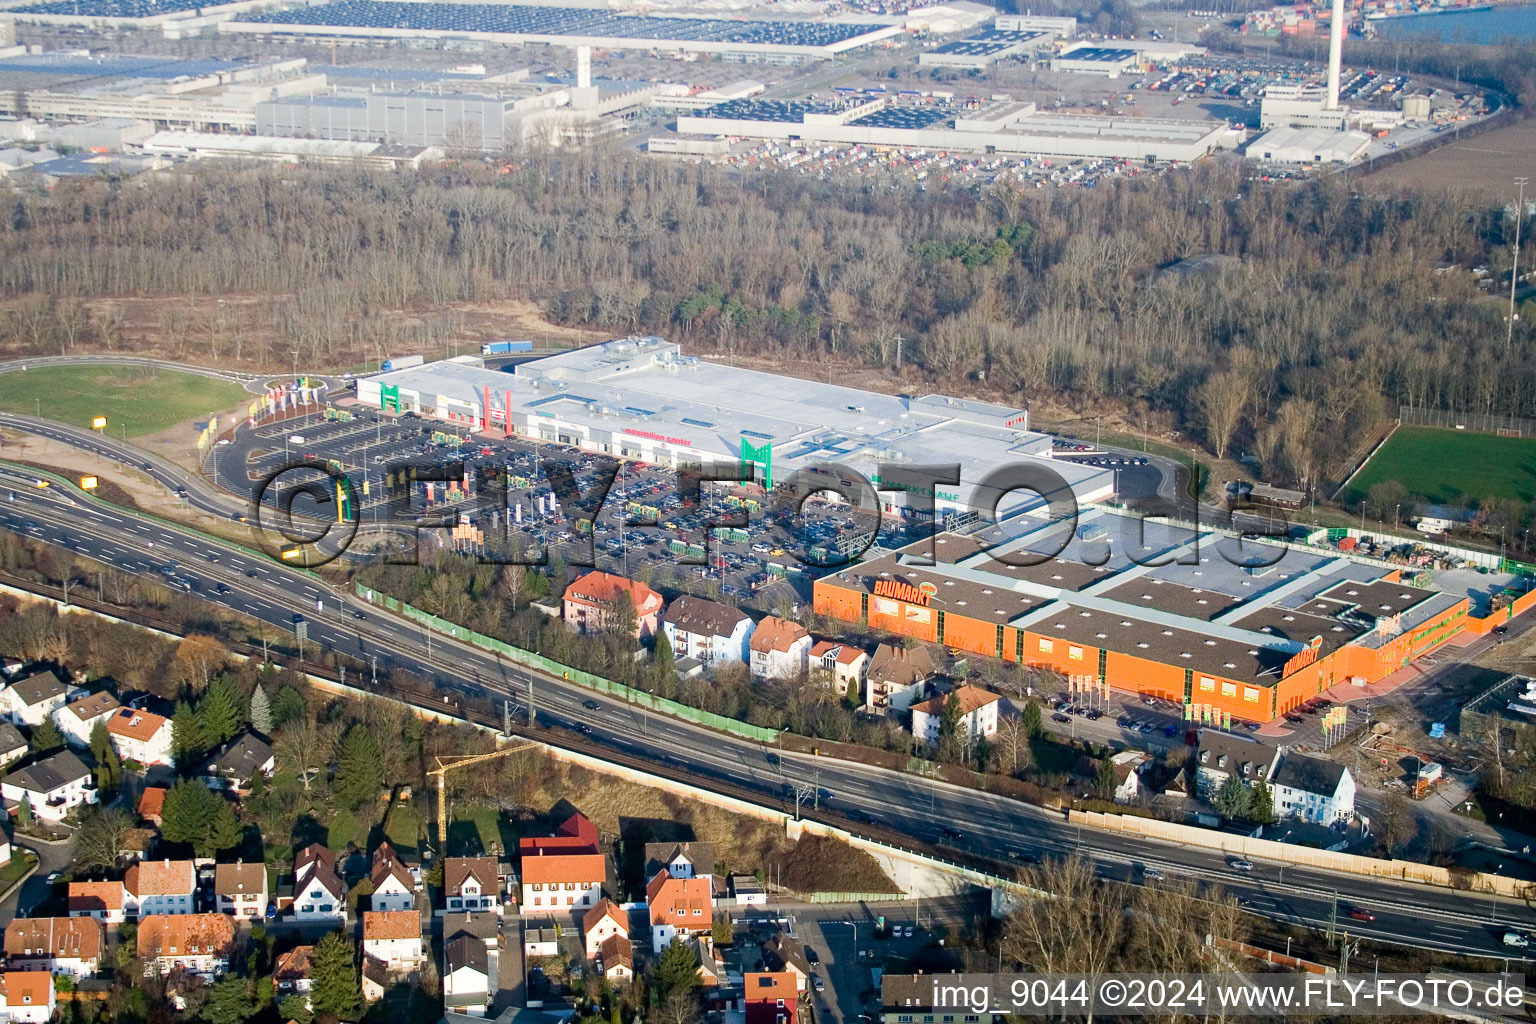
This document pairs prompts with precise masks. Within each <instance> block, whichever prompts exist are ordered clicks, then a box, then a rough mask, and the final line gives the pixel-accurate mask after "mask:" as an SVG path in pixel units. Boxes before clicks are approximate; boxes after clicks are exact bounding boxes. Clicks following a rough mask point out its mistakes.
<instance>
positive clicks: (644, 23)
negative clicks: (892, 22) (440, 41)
mask: <svg viewBox="0 0 1536 1024" xmlns="http://www.w3.org/2000/svg"><path fill="white" fill-rule="evenodd" d="M58 2H60V3H62V4H63V5H65V6H68V4H69V3H71V2H73V0H58ZM90 2H95V3H116V2H125V0H90ZM126 2H137V3H146V2H149V0H126ZM172 2H174V0H172ZM237 20H238V21H240V22H243V23H246V24H277V25H313V26H316V27H337V28H341V27H356V28H383V29H399V30H411V29H415V30H419V31H424V32H485V33H497V34H504V35H539V36H599V37H604V38H622V39H637V40H653V41H677V42H686V41H692V42H711V43H740V44H743V45H769V46H832V45H835V44H837V43H841V42H844V41H846V40H849V39H853V38H855V37H857V36H861V35H864V34H865V33H868V32H873V31H875V30H877V29H879V28H881V27H882V26H880V25H873V24H850V23H842V22H839V23H829V22H798V21H727V20H724V19H720V18H669V17H637V16H634V15H625V14H615V13H613V12H611V11H606V10H599V9H597V8H584V7H537V6H532V5H523V4H480V3H409V2H400V0H336V2H335V3H329V4H323V5H320V6H317V7H306V8H301V9H298V10H285V11H269V12H265V13H261V14H249V15H244V16H242V17H240V18H239V19H237Z"/></svg>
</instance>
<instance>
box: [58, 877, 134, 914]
mask: <svg viewBox="0 0 1536 1024" xmlns="http://www.w3.org/2000/svg"><path fill="white" fill-rule="evenodd" d="M122 909H123V883H122V882H70V883H69V912H70V913H71V914H90V913H101V912H102V911H104V910H122Z"/></svg>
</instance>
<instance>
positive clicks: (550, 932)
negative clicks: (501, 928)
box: [523, 925, 560, 959]
mask: <svg viewBox="0 0 1536 1024" xmlns="http://www.w3.org/2000/svg"><path fill="white" fill-rule="evenodd" d="M523 955H524V956H526V957H528V958H530V959H532V958H533V957H536V956H559V955H560V933H559V932H558V931H556V930H555V929H554V928H540V927H534V926H532V925H529V926H526V927H524V928H523Z"/></svg>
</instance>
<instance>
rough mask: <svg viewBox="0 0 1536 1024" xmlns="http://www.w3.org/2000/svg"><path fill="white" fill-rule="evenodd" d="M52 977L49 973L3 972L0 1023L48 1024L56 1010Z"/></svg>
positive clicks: (0, 981) (1, 978) (0, 986)
mask: <svg viewBox="0 0 1536 1024" xmlns="http://www.w3.org/2000/svg"><path fill="white" fill-rule="evenodd" d="M54 1000H55V996H54V987H53V975H52V974H49V973H48V972H47V971H5V972H3V973H0V1020H6V1021H9V1022H11V1024H47V1022H48V1021H49V1020H50V1019H51V1018H52V1017H53V1011H54V1008H55V1007H56V1005H57V1004H56V1003H55V1001H54Z"/></svg>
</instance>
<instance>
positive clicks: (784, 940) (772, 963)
mask: <svg viewBox="0 0 1536 1024" xmlns="http://www.w3.org/2000/svg"><path fill="white" fill-rule="evenodd" d="M760 948H761V949H762V952H763V970H765V971H771V972H774V973H786V972H787V973H789V974H791V975H793V976H794V979H795V990H796V991H798V992H804V991H806V989H807V987H808V986H809V985H810V983H811V962H810V960H808V959H806V956H805V948H804V947H803V946H801V945H800V943H799V942H798V941H797V940H795V939H792V938H790V937H789V936H788V935H787V934H785V933H784V932H779V933H778V934H776V935H774V936H773V937H772V938H770V939H768V940H766V941H764V942H763V943H762V945H761V947H760Z"/></svg>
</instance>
